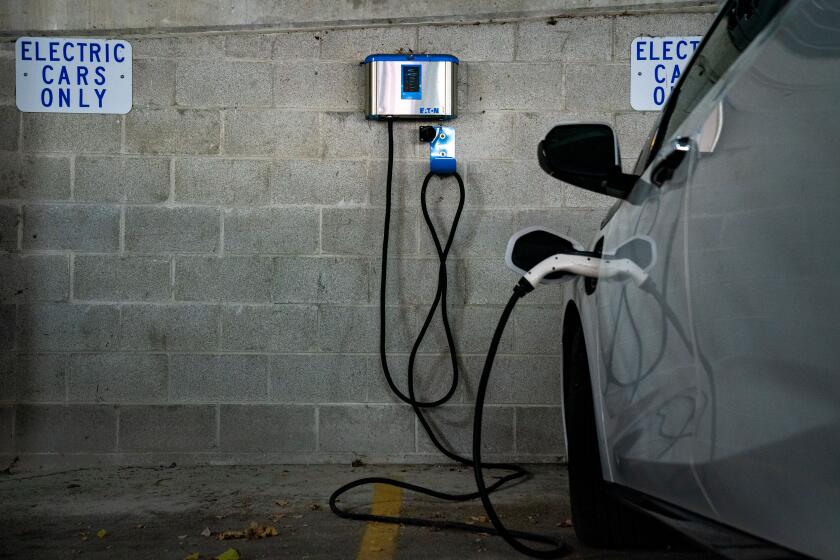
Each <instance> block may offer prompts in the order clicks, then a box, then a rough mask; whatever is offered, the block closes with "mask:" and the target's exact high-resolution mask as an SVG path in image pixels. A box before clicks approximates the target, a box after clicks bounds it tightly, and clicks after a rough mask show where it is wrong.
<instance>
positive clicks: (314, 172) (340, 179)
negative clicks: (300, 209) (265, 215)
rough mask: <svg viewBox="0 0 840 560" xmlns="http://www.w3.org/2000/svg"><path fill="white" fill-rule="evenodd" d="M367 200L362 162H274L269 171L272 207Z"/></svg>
mask: <svg viewBox="0 0 840 560" xmlns="http://www.w3.org/2000/svg"><path fill="white" fill-rule="evenodd" d="M367 196H368V178H367V167H366V165H365V162H363V161H333V160H290V161H275V162H274V164H273V166H272V170H271V202H272V203H274V204H318V205H320V204H364V203H365V202H367Z"/></svg>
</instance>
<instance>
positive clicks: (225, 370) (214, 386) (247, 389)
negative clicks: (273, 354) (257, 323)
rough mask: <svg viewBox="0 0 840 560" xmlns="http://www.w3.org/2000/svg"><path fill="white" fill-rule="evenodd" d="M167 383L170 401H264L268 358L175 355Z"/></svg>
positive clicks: (266, 391) (266, 392)
mask: <svg viewBox="0 0 840 560" xmlns="http://www.w3.org/2000/svg"><path fill="white" fill-rule="evenodd" d="M170 360H171V361H172V371H171V372H170V380H169V398H170V399H171V400H172V401H173V402H231V401H233V402H246V401H265V400H266V398H267V397H268V384H267V379H268V356H247V355H212V356H211V355H206V354H175V355H173V356H172V357H171V358H170Z"/></svg>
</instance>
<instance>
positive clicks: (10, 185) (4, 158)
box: [0, 152, 23, 198]
mask: <svg viewBox="0 0 840 560" xmlns="http://www.w3.org/2000/svg"><path fill="white" fill-rule="evenodd" d="M20 165H21V155H20V154H19V153H17V152H0V198H18V196H19V193H20V183H21V181H22V179H23V178H22V176H21V170H20Z"/></svg>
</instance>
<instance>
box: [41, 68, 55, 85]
mask: <svg viewBox="0 0 840 560" xmlns="http://www.w3.org/2000/svg"><path fill="white" fill-rule="evenodd" d="M52 69H53V67H52V64H44V67H43V68H42V69H41V80H42V81H43V82H44V83H45V84H51V83H53V81H52V79H50V78H47V70H52Z"/></svg>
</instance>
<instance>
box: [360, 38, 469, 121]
mask: <svg viewBox="0 0 840 560" xmlns="http://www.w3.org/2000/svg"><path fill="white" fill-rule="evenodd" d="M364 65H365V67H366V70H367V101H366V107H365V113H366V115H367V118H368V119H413V120H416V119H436V120H442V119H443V120H445V119H454V118H455V117H456V116H457V107H458V59H457V58H456V57H454V56H452V55H448V54H372V55H370V56H368V57H367V58H365V62H364Z"/></svg>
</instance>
